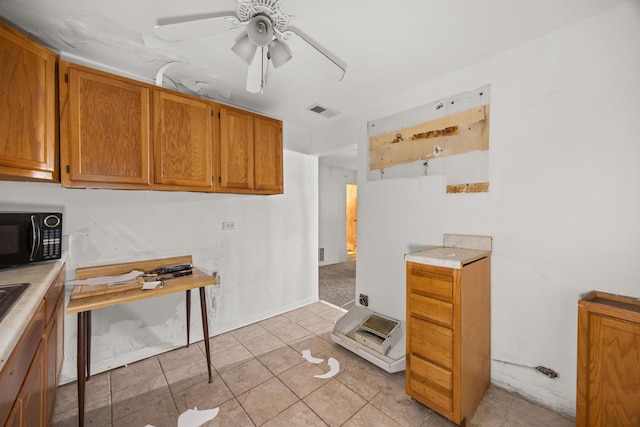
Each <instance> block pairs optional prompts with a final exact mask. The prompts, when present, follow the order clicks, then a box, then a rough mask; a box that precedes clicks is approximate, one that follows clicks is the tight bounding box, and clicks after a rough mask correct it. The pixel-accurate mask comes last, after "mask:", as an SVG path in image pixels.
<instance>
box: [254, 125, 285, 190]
mask: <svg viewBox="0 0 640 427" xmlns="http://www.w3.org/2000/svg"><path fill="white" fill-rule="evenodd" d="M254 137H255V142H254V150H253V151H254V160H253V166H254V188H255V189H256V190H258V191H260V192H265V193H269V194H281V193H282V192H283V176H282V122H281V121H280V120H275V119H271V118H268V117H263V116H256V117H255V122H254Z"/></svg>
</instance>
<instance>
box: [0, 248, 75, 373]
mask: <svg viewBox="0 0 640 427" xmlns="http://www.w3.org/2000/svg"><path fill="white" fill-rule="evenodd" d="M65 258H66V253H63V256H62V259H59V260H55V261H44V262H39V263H35V264H28V265H24V266H21V267H15V268H6V269H2V270H0V285H7V284H10V283H31V286H29V287H28V288H27V290H26V291H25V292H24V293H23V294H22V295H21V296H20V298H19V299H18V301H16V303H15V305H14V306H13V307H12V308H11V310H9V312H8V313H7V315H6V316H5V318H4V319H2V321H0V370H2V368H3V367H4V365H5V363H6V362H7V359H8V358H9V356H10V355H11V352H12V351H13V349H14V347H15V346H16V344H17V343H18V341H19V340H20V337H21V336H22V333H23V332H24V330H25V329H26V327H27V325H28V324H29V322H30V321H31V318H32V317H33V315H34V314H35V312H36V311H37V309H38V306H39V305H40V303H41V302H42V300H43V299H44V296H45V294H46V293H47V291H48V290H49V285H50V284H51V282H53V280H54V279H55V278H56V276H57V275H58V273H59V272H60V270H61V269H62V266H63V265H64V261H65Z"/></svg>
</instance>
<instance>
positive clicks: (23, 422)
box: [0, 267, 65, 427]
mask: <svg viewBox="0 0 640 427" xmlns="http://www.w3.org/2000/svg"><path fill="white" fill-rule="evenodd" d="M64 280H65V273H64V267H62V269H61V271H60V272H59V274H58V275H57V277H56V278H55V280H54V281H53V282H52V283H51V284H50V285H49V288H48V290H47V293H46V295H45V298H44V299H43V300H42V302H41V303H40V305H39V306H38V309H37V310H36V313H35V314H34V315H33V317H32V318H31V321H30V322H29V324H28V326H27V328H26V329H25V332H24V333H23V335H22V337H21V338H20V340H19V341H18V344H17V345H16V347H15V349H14V350H13V352H12V353H11V355H10V356H9V359H8V360H7V363H6V364H5V365H4V367H3V368H2V371H0V390H1V392H0V425H5V426H12V427H13V426H15V427H45V426H48V425H50V421H51V416H52V415H53V406H54V403H55V398H56V390H57V387H58V382H59V379H60V369H61V367H62V360H63V348H62V346H63V341H62V333H63V328H64V292H63V289H64Z"/></svg>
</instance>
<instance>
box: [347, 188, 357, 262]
mask: <svg viewBox="0 0 640 427" xmlns="http://www.w3.org/2000/svg"><path fill="white" fill-rule="evenodd" d="M346 217H347V233H346V245H347V257H348V258H349V259H353V258H355V257H356V249H357V248H356V236H357V221H358V186H357V185H355V184H347V215H346Z"/></svg>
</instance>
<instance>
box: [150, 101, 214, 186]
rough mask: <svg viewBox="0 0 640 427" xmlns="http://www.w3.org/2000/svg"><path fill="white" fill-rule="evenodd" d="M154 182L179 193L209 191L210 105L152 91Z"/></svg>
mask: <svg viewBox="0 0 640 427" xmlns="http://www.w3.org/2000/svg"><path fill="white" fill-rule="evenodd" d="M153 98H154V114H153V117H154V129H155V134H154V139H153V152H154V175H155V179H154V182H155V183H156V184H163V185H173V186H177V187H180V189H187V188H193V189H196V190H197V189H200V190H205V189H210V188H211V187H212V184H213V180H212V163H213V158H212V151H213V131H212V123H213V119H212V116H213V104H212V103H211V102H208V101H204V100H199V99H197V98H194V97H191V96H185V95H181V94H178V93H175V92H170V91H167V90H160V89H154V93H153Z"/></svg>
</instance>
